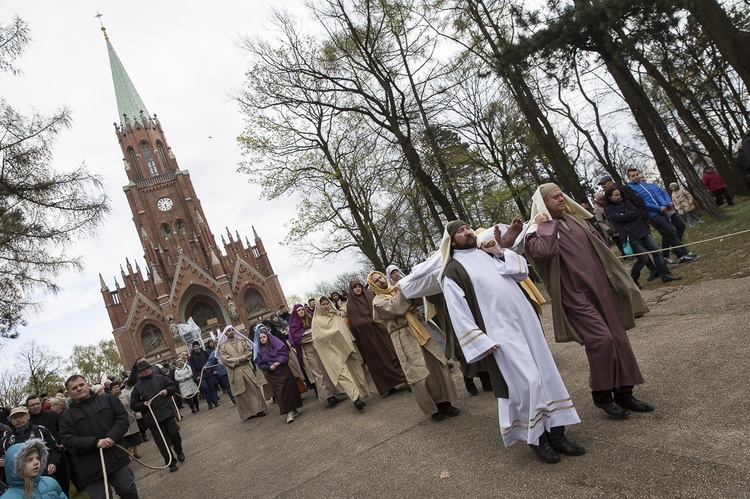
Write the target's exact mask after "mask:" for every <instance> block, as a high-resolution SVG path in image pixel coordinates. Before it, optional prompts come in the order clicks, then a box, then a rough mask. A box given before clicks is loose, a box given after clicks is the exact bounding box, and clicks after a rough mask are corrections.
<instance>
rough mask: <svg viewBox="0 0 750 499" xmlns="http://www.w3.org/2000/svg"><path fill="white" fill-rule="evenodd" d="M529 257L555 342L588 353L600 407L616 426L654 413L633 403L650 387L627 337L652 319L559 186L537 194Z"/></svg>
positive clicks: (527, 246)
mask: <svg viewBox="0 0 750 499" xmlns="http://www.w3.org/2000/svg"><path fill="white" fill-rule="evenodd" d="M532 201H533V204H532V208H531V224H530V226H529V229H528V231H527V233H526V238H525V254H526V257H527V258H528V260H529V261H530V262H531V263H532V265H533V266H534V268H535V269H536V270H537V271H538V272H539V274H540V275H541V277H542V280H543V281H544V284H545V286H546V287H547V291H548V292H549V294H550V297H551V298H552V319H553V323H554V329H555V340H556V341H558V342H563V341H577V342H578V343H581V344H583V345H584V346H585V347H586V356H587V357H588V361H589V370H590V377H589V386H590V387H591V390H592V397H593V399H594V405H596V406H597V407H599V408H600V409H602V410H604V412H606V413H607V414H609V415H610V416H612V417H615V418H625V417H627V416H629V415H630V411H636V412H650V411H653V410H654V407H653V406H652V405H650V404H647V403H645V402H643V401H640V400H638V399H636V398H635V397H634V396H633V386H634V385H639V384H642V383H643V382H644V380H643V376H642V375H641V371H640V369H639V368H638V362H637V361H636V359H635V354H634V353H633V349H632V347H631V345H630V341H629V340H628V336H627V333H626V332H625V330H626V329H631V328H633V327H635V319H634V317H635V316H636V315H638V314H640V315H642V314H643V313H645V312H647V311H648V307H647V306H646V303H645V301H644V300H643V297H642V296H641V294H640V292H639V291H638V289H637V288H636V287H635V283H633V281H632V279H630V278H629V276H628V274H627V272H626V271H625V268H624V267H623V266H622V264H621V263H620V262H619V260H617V258H616V257H615V256H614V255H613V254H612V252H611V251H610V250H609V248H608V247H607V246H606V244H604V241H602V239H601V236H600V235H599V234H598V233H597V232H596V230H595V229H594V228H593V227H592V226H591V224H589V223H588V222H586V220H585V219H586V218H590V217H591V215H590V214H589V213H588V212H586V210H584V209H583V208H582V207H581V206H580V205H579V204H578V203H576V202H575V201H573V200H572V199H571V198H569V197H568V196H566V195H565V194H563V192H562V190H561V189H560V188H559V187H557V186H556V185H555V184H551V183H550V184H543V185H542V186H540V187H539V188H538V189H537V191H536V192H535V193H534V196H533V198H532Z"/></svg>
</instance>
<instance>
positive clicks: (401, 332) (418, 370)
mask: <svg viewBox="0 0 750 499" xmlns="http://www.w3.org/2000/svg"><path fill="white" fill-rule="evenodd" d="M411 305H412V303H411V300H408V299H407V298H406V297H405V296H404V295H403V294H402V293H400V292H399V293H398V294H396V296H394V297H393V298H392V299H388V298H387V297H385V296H382V295H375V298H373V301H372V308H373V313H372V315H373V319H375V322H381V323H382V324H383V325H384V326H385V327H386V329H388V333H389V334H390V335H391V340H393V346H394V347H395V348H396V355H397V356H398V360H399V362H401V368H402V369H403V370H404V374H405V375H406V381H407V382H408V383H409V384H410V385H411V384H414V383H416V382H417V381H420V380H423V379H425V378H426V377H427V376H429V375H430V371H429V369H427V364H426V363H425V360H424V355H423V353H422V349H425V350H427V351H428V352H430V353H431V354H432V356H433V357H435V359H437V360H438V362H439V363H440V364H443V365H445V364H446V359H445V354H444V353H443V352H442V350H441V349H440V346H439V345H438V344H437V342H436V341H435V340H434V339H430V340H428V341H427V343H425V344H424V346H420V344H419V342H418V341H417V339H416V338H415V337H414V335H413V334H412V333H411V331H410V329H409V325H408V323H407V322H406V318H405V317H404V314H405V313H406V312H407V311H408V310H409V308H410V307H411Z"/></svg>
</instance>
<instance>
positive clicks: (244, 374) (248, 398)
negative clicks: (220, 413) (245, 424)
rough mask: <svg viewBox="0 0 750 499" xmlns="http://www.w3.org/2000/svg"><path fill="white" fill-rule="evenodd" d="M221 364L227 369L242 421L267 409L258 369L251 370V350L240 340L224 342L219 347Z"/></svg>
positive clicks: (261, 377) (234, 339) (262, 380)
mask: <svg viewBox="0 0 750 499" xmlns="http://www.w3.org/2000/svg"><path fill="white" fill-rule="evenodd" d="M219 351H220V352H221V363H222V364H224V366H225V367H226V368H227V375H228V377H229V384H230V386H231V387H232V394H233V395H234V401H235V404H236V405H237V411H238V412H239V414H240V419H241V420H242V421H244V420H246V419H248V418H251V417H253V416H255V415H256V414H258V413H259V412H264V411H266V410H267V409H268V406H267V405H266V401H265V399H264V397H263V394H262V392H261V387H262V385H263V382H264V381H265V380H264V378H263V375H262V374H261V372H260V369H257V368H256V369H255V370H253V366H252V364H251V363H250V361H249V359H252V355H253V350H252V348H251V347H250V345H248V344H247V342H246V341H245V340H243V339H240V338H233V339H231V340H230V339H228V340H226V341H224V342H223V343H222V344H221V345H220V346H219Z"/></svg>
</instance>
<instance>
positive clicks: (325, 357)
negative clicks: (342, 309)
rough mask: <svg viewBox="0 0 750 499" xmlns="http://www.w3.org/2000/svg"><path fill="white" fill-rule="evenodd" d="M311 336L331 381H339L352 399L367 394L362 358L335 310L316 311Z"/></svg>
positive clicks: (335, 382) (337, 383) (334, 382)
mask: <svg viewBox="0 0 750 499" xmlns="http://www.w3.org/2000/svg"><path fill="white" fill-rule="evenodd" d="M312 338H313V345H314V346H315V350H317V352H318V355H319V356H320V360H321V362H322V363H323V367H324V368H325V370H326V373H327V374H328V377H329V378H330V379H331V382H332V383H333V384H334V385H340V386H341V388H343V389H344V391H345V392H346V394H347V396H349V398H350V399H352V400H357V399H358V398H360V397H368V396H369V395H370V392H369V390H368V389H367V382H366V381H365V372H364V370H363V369H362V360H361V357H360V356H359V353H358V352H357V349H356V348H355V347H354V337H352V333H351V331H349V326H347V325H346V322H345V321H344V319H342V318H341V317H339V315H338V314H336V313H331V314H326V313H324V312H323V311H322V309H321V311H320V312H318V311H317V307H316V312H315V316H314V317H313V321H312Z"/></svg>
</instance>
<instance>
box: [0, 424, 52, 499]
mask: <svg viewBox="0 0 750 499" xmlns="http://www.w3.org/2000/svg"><path fill="white" fill-rule="evenodd" d="M34 449H36V450H37V451H38V452H39V458H40V461H41V463H40V464H41V466H40V467H39V474H38V475H37V476H36V477H34V490H32V491H31V499H66V495H65V494H63V491H62V489H61V488H60V485H59V484H58V483H57V481H55V479H54V478H52V477H49V476H42V472H43V470H44V469H46V468H47V458H48V457H49V452H48V451H47V447H46V446H45V445H44V442H43V441H42V440H39V439H36V438H34V439H31V440H27V441H26V442H24V443H22V444H13V445H11V446H10V448H8V452H7V453H6V454H5V477H6V478H7V480H8V490H7V491H6V492H5V494H3V495H2V496H0V497H2V499H25V498H26V492H25V491H24V483H23V462H24V459H25V458H26V456H28V455H29V452H31V451H32V450H34Z"/></svg>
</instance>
